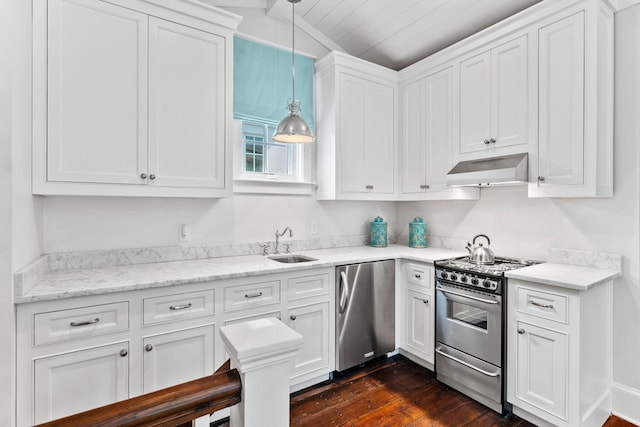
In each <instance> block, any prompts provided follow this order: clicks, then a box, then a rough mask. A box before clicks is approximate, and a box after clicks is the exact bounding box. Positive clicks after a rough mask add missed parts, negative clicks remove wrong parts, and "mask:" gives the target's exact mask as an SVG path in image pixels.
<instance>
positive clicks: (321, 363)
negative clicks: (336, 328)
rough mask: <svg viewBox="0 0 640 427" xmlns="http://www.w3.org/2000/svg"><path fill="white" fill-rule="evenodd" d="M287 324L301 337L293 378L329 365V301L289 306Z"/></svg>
mask: <svg viewBox="0 0 640 427" xmlns="http://www.w3.org/2000/svg"><path fill="white" fill-rule="evenodd" d="M286 323H287V325H288V326H289V327H290V328H291V329H293V330H295V331H296V332H298V333H299V334H300V335H302V337H303V341H302V346H301V347H300V350H299V351H298V355H297V356H296V359H295V361H294V363H295V365H294V368H293V372H292V375H291V377H292V378H293V379H295V378H297V377H300V376H302V375H305V374H309V373H310V372H314V371H317V370H323V369H324V370H325V371H326V369H327V368H328V367H329V301H325V302H321V303H315V304H309V305H304V306H297V307H291V308H289V310H288V318H287V321H286Z"/></svg>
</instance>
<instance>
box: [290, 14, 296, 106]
mask: <svg viewBox="0 0 640 427" xmlns="http://www.w3.org/2000/svg"><path fill="white" fill-rule="evenodd" d="M295 7H296V4H295V3H293V2H291V86H292V88H291V96H292V97H293V98H292V99H291V103H292V104H295V103H296V53H295V52H296V9H295Z"/></svg>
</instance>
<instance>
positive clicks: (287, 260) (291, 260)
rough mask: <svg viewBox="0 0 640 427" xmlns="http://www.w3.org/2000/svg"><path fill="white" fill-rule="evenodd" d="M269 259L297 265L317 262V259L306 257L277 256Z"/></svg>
mask: <svg viewBox="0 0 640 427" xmlns="http://www.w3.org/2000/svg"><path fill="white" fill-rule="evenodd" d="M269 259H272V260H274V261H278V262H283V263H286V264H295V263H298V262H309V261H317V260H318V259H317V258H311V257H308V256H304V255H276V256H270V257H269Z"/></svg>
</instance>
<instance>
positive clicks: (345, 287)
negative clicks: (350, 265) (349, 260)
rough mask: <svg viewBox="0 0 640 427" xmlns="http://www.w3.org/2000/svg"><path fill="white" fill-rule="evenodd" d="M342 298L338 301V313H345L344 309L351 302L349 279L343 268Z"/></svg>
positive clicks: (341, 280)
mask: <svg viewBox="0 0 640 427" xmlns="http://www.w3.org/2000/svg"><path fill="white" fill-rule="evenodd" d="M339 289H340V300H339V303H338V313H340V314H342V313H344V310H345V309H346V308H347V304H349V297H350V293H349V281H348V280H347V273H346V272H345V271H344V270H342V271H341V272H340V286H339Z"/></svg>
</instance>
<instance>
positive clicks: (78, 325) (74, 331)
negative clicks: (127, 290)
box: [34, 301, 129, 345]
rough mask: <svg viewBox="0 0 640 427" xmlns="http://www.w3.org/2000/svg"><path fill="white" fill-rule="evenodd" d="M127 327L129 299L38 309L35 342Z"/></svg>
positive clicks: (63, 339) (42, 342) (80, 336)
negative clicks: (65, 307) (64, 308)
mask: <svg viewBox="0 0 640 427" xmlns="http://www.w3.org/2000/svg"><path fill="white" fill-rule="evenodd" d="M127 329H129V303H128V302H126V301H123V302H117V303H112V304H103V305H94V306H90V307H81V308H74V309H69V310H60V311H51V312H47V313H37V314H36V315H35V316H34V345H42V344H48V343H52V342H57V341H66V340H70V339H74V338H84V337H88V336H93V335H100V334H106V333H110V332H118V331H126V330H127Z"/></svg>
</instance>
